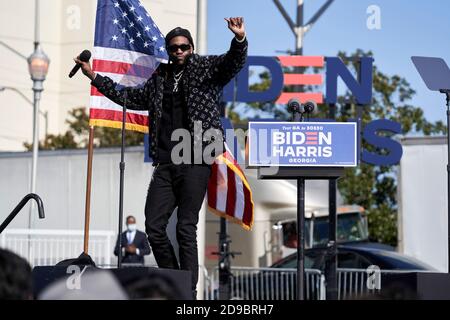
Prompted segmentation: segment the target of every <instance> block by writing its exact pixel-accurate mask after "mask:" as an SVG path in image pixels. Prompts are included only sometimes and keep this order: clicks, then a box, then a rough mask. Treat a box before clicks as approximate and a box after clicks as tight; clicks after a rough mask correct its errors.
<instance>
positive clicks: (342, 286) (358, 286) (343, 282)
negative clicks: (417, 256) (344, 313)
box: [337, 268, 432, 300]
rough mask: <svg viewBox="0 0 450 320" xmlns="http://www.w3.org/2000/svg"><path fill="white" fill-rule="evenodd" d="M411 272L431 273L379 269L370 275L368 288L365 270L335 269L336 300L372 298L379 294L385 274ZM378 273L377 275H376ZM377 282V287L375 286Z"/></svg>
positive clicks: (367, 272) (367, 277)
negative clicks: (370, 283) (336, 282)
mask: <svg viewBox="0 0 450 320" xmlns="http://www.w3.org/2000/svg"><path fill="white" fill-rule="evenodd" d="M411 272H432V271H425V270H383V269H379V270H378V271H375V272H374V273H372V275H371V277H372V279H370V280H372V281H369V282H372V285H371V286H369V283H368V280H369V276H370V275H369V271H368V270H367V269H344V268H339V269H337V280H338V300H346V299H364V298H368V299H370V297H373V295H375V294H377V293H379V292H380V290H381V289H382V287H381V284H382V283H381V279H382V277H383V275H387V274H402V273H411ZM377 273H378V274H377ZM377 281H378V286H377V285H376V283H377Z"/></svg>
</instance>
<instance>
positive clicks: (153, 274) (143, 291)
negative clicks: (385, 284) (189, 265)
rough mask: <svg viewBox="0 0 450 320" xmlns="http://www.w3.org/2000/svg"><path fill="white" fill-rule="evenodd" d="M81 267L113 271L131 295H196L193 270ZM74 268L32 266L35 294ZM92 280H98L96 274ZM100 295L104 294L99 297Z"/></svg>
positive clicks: (188, 297)
mask: <svg viewBox="0 0 450 320" xmlns="http://www.w3.org/2000/svg"><path fill="white" fill-rule="evenodd" d="M80 268H81V269H80V270H81V274H82V275H83V274H84V272H85V271H86V272H94V271H96V270H108V271H110V272H112V274H113V275H114V276H115V278H116V279H117V280H118V281H119V283H120V284H121V286H122V287H123V289H124V290H125V292H126V293H127V295H128V296H129V297H130V298H131V299H169V300H192V298H193V296H192V290H191V272H190V271H185V270H172V269H160V268H151V267H140V266H139V267H135V266H133V267H131V266H129V267H123V268H121V269H98V268H95V267H92V266H80ZM84 268H86V270H84ZM73 272H74V267H73V266H40V267H35V268H33V293H34V296H35V298H38V297H39V295H40V293H42V291H43V290H44V289H45V288H47V286H49V285H50V284H52V283H54V282H55V281H57V280H60V279H61V280H62V279H68V278H69V277H70V276H73V274H74V273H73ZM82 275H81V276H82ZM93 280H94V281H95V277H94V278H93ZM67 290H70V289H69V288H68V289H67ZM99 299H100V300H101V299H102V298H101V297H99Z"/></svg>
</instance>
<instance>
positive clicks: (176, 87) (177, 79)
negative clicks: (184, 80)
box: [173, 69, 184, 92]
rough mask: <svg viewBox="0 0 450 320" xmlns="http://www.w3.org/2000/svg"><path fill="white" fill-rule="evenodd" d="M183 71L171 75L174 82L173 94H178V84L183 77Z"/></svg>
mask: <svg viewBox="0 0 450 320" xmlns="http://www.w3.org/2000/svg"><path fill="white" fill-rule="evenodd" d="M183 72H184V69H183V70H181V71H180V72H179V73H175V72H174V73H173V80H174V81H175V84H174V85H173V92H178V83H179V82H180V79H181V77H182V76H183Z"/></svg>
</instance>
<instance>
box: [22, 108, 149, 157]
mask: <svg viewBox="0 0 450 320" xmlns="http://www.w3.org/2000/svg"><path fill="white" fill-rule="evenodd" d="M66 123H67V124H68V125H69V129H68V130H67V131H66V132H65V133H64V134H59V135H53V134H49V135H47V136H46V137H45V139H44V140H43V141H40V142H39V149H41V150H57V149H79V148H87V146H88V144H89V115H88V114H87V111H86V108H85V107H78V108H74V109H72V110H70V111H69V118H68V119H67V120H66ZM121 133H122V131H121V130H119V129H115V128H107V127H95V130H94V146H95V147H99V148H107V147H117V146H120V145H121V142H122V134H121ZM143 144H144V135H143V134H142V133H139V132H135V131H129V130H127V131H126V134H125V145H126V146H137V145H143ZM24 146H25V148H27V149H28V150H32V144H31V143H28V142H25V143H24Z"/></svg>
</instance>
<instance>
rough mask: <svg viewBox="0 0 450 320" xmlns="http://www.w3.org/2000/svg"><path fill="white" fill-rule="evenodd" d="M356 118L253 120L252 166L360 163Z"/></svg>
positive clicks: (249, 151) (249, 153) (250, 155)
mask: <svg viewBox="0 0 450 320" xmlns="http://www.w3.org/2000/svg"><path fill="white" fill-rule="evenodd" d="M357 134H358V133H357V124H356V123H354V122H259V121H258V122H249V138H248V165H249V166H250V167H266V166H280V167H281V166H285V167H289V166H292V167H299V166H305V167H356V166H357V164H358V159H357V154H358V140H357Z"/></svg>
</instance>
